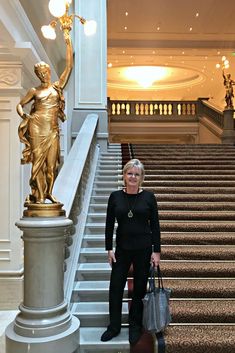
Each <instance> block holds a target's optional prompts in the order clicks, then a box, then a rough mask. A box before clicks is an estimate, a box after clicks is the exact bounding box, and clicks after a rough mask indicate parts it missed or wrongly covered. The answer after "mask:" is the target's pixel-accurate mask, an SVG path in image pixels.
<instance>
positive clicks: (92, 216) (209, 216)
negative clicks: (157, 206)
mask: <svg viewBox="0 0 235 353" xmlns="http://www.w3.org/2000/svg"><path fill="white" fill-rule="evenodd" d="M105 218H106V212H99V213H98V212H89V213H88V215H87V221H88V222H96V223H98V222H104V221H105ZM159 219H160V220H170V221H174V220H180V221H183V220H189V221H194V220H199V221H204V220H208V221H210V220H215V221H217V220H218V221H220V220H221V221H225V220H230V221H233V220H235V211H227V210H226V211H222V210H219V211H218V210H216V211H193V212H192V211H190V210H189V211H188V210H187V211H184V210H178V211H169V210H166V211H162V210H160V211H159Z"/></svg>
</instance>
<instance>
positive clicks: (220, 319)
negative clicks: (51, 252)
mask: <svg viewBox="0 0 235 353" xmlns="http://www.w3.org/2000/svg"><path fill="white" fill-rule="evenodd" d="M170 310H171V314H172V323H174V322H177V323H199V322H201V323H204V324H207V323H227V324H229V323H232V324H235V300H231V299H223V300H220V299H217V300H215V299H206V300H204V299H197V300H195V299H186V300H183V299H182V300H181V299H178V300H174V299H173V300H170ZM72 312H73V314H74V315H75V316H77V317H78V318H79V320H80V322H81V324H82V326H83V327H84V326H102V325H105V326H107V325H108V324H109V303H108V302H80V303H75V304H74V305H73V308H72ZM225 312H226V316H225V315H224V313H225ZM122 323H123V324H127V323H128V302H123V305H122Z"/></svg>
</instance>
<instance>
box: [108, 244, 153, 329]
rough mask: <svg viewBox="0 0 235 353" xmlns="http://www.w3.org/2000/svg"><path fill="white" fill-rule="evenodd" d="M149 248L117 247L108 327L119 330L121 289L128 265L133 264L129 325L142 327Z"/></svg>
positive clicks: (112, 273)
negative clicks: (126, 248)
mask: <svg viewBox="0 0 235 353" xmlns="http://www.w3.org/2000/svg"><path fill="white" fill-rule="evenodd" d="M151 253H152V249H151V248H146V249H140V250H124V249H120V248H119V247H117V249H116V251H115V256H116V263H113V265H112V272H111V278H110V286H109V316H110V324H109V328H110V329H111V330H113V331H116V332H118V331H120V329H121V316H122V299H123V291H124V287H125V284H126V280H127V275H128V270H129V268H130V265H131V264H132V265H133V294H132V301H131V306H130V310H129V325H130V327H133V328H141V327H142V317H143V303H142V298H143V297H144V295H145V293H146V286H147V281H148V275H149V268H150V259H151Z"/></svg>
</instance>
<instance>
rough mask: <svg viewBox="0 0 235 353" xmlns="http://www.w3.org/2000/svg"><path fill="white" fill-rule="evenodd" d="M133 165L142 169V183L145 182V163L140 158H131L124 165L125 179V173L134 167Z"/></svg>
mask: <svg viewBox="0 0 235 353" xmlns="http://www.w3.org/2000/svg"><path fill="white" fill-rule="evenodd" d="M133 167H136V168H138V169H139V170H140V172H141V173H140V185H141V184H142V183H143V181H144V176H145V170H144V165H143V163H141V162H140V160H139V159H136V158H134V159H131V160H130V161H128V162H127V163H126V164H125V165H124V167H123V170H122V173H123V179H124V175H125V174H126V172H127V171H128V170H129V169H131V168H133Z"/></svg>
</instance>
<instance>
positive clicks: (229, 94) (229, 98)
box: [222, 69, 235, 109]
mask: <svg viewBox="0 0 235 353" xmlns="http://www.w3.org/2000/svg"><path fill="white" fill-rule="evenodd" d="M222 72H223V78H224V87H225V90H226V93H225V97H224V98H225V102H226V107H225V109H233V97H234V94H233V86H234V85H235V81H233V80H232V79H231V75H230V74H225V72H224V69H223V71H222Z"/></svg>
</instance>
